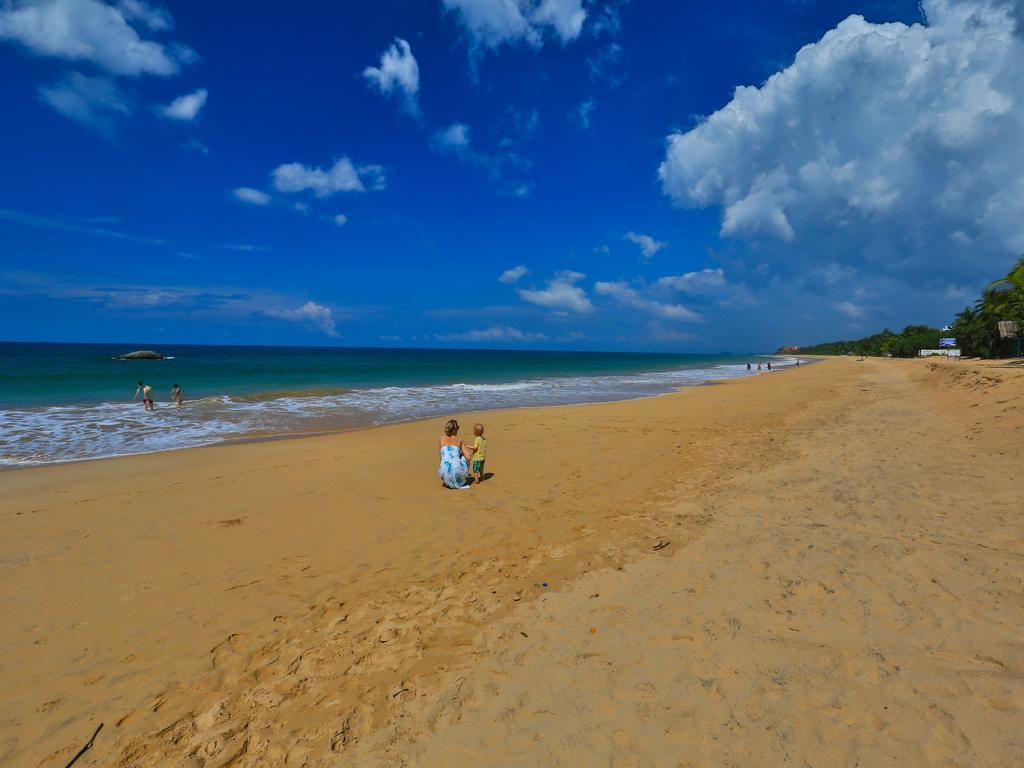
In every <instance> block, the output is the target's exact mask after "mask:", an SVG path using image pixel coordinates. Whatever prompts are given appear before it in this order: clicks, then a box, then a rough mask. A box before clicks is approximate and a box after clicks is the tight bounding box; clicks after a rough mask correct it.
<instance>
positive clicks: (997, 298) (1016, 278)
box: [950, 257, 1024, 357]
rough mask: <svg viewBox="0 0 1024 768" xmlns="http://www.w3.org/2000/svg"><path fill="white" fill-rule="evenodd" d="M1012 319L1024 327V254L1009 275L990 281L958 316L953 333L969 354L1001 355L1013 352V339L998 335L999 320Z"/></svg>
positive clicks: (1014, 347) (969, 355)
mask: <svg viewBox="0 0 1024 768" xmlns="http://www.w3.org/2000/svg"><path fill="white" fill-rule="evenodd" d="M1000 320H1013V321H1015V322H1016V323H1017V326H1018V328H1021V329H1022V330H1024V257H1021V258H1020V259H1018V260H1017V263H1016V264H1014V265H1013V267H1012V268H1011V269H1010V271H1009V272H1007V273H1006V277H1003V278H1002V279H1000V280H996V281H995V282H994V283H990V284H989V285H988V287H986V288H985V292H984V293H983V294H982V295H981V298H980V299H978V301H977V302H975V304H974V307H973V308H971V307H967V308H966V309H964V311H963V312H961V313H960V314H958V315H957V316H956V320H954V321H953V327H952V330H951V331H950V335H953V336H956V340H957V343H958V344H959V345H960V349H961V350H962V351H963V354H965V355H967V356H968V357H1001V356H1005V355H1012V354H1014V353H1015V352H1016V351H1017V349H1018V347H1017V343H1016V342H1015V341H1014V340H1006V339H1000V338H999V329H998V327H997V326H996V324H997V323H998V322H999V321H1000Z"/></svg>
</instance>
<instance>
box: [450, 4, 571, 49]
mask: <svg viewBox="0 0 1024 768" xmlns="http://www.w3.org/2000/svg"><path fill="white" fill-rule="evenodd" d="M442 2H443V3H444V6H445V8H446V9H447V10H449V11H451V12H452V13H454V14H455V15H456V16H457V17H458V19H459V21H461V22H462V25H463V27H465V29H466V32H467V33H468V35H469V38H470V40H471V42H472V45H473V47H474V48H479V47H481V46H482V47H485V48H497V47H498V46H500V45H502V44H518V43H526V44H527V45H530V46H532V47H535V48H536V47H539V46H540V45H541V44H542V43H543V41H544V35H545V34H553V35H554V36H555V37H557V38H558V40H559V41H560V42H561V43H562V44H565V43H568V42H571V41H572V40H575V39H576V38H577V37H578V36H579V34H580V31H581V30H582V29H583V22H584V21H585V20H586V18H587V12H586V11H585V10H584V8H583V3H582V1H581V0H442Z"/></svg>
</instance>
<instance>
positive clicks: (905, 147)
mask: <svg viewBox="0 0 1024 768" xmlns="http://www.w3.org/2000/svg"><path fill="white" fill-rule="evenodd" d="M921 7H922V10H923V12H924V16H925V19H926V23H923V24H912V25H906V24H902V23H889V24H875V23H870V22H868V21H865V19H863V18H862V17H860V16H850V17H849V18H847V19H846V20H845V21H843V22H841V23H840V24H839V25H838V26H837V27H836V28H835V29H832V30H830V31H829V32H828V33H826V34H825V35H824V36H823V37H822V38H821V40H819V41H818V42H816V43H812V44H810V45H807V46H805V47H804V48H802V49H801V50H800V51H799V53H797V55H796V58H795V60H794V62H793V63H792V64H791V65H790V66H788V67H786V68H785V69H783V70H782V71H780V72H777V73H776V74H774V75H772V76H771V77H770V78H768V80H767V81H766V82H765V83H764V84H763V85H762V86H760V87H740V88H737V89H736V91H735V94H734V96H733V98H732V100H731V101H730V102H729V103H728V104H727V105H726V106H725V107H723V108H722V109H720V110H719V111H717V112H715V113H714V114H712V115H711V116H710V117H708V118H707V119H705V120H703V121H702V122H701V123H700V124H699V125H697V126H696V127H694V128H693V129H692V130H689V131H686V132H681V133H675V134H673V135H671V136H669V138H668V147H667V151H666V155H665V160H664V162H663V163H662V164H661V166H660V168H659V176H660V178H661V182H662V185H663V189H664V191H665V193H666V194H667V195H668V196H669V197H671V198H672V200H673V201H674V202H675V203H677V204H678V205H680V206H685V207H706V206H717V207H720V208H721V211H722V218H721V234H722V235H723V236H725V237H732V238H740V239H743V240H747V241H750V242H753V243H756V245H757V249H758V250H757V254H758V259H759V260H761V261H763V263H766V264H767V265H768V266H769V267H770V268H772V269H773V270H774V271H776V274H777V273H779V272H781V273H786V272H788V273H790V276H791V277H792V276H802V275H804V274H809V273H811V272H812V271H813V270H814V269H815V268H816V267H817V266H818V263H817V262H818V259H819V258H820V255H821V254H827V255H828V258H829V260H830V262H833V263H834V264H835V265H836V268H837V269H852V270H854V274H853V275H851V276H850V278H849V279H850V280H851V281H857V280H860V281H867V280H871V281H872V282H878V281H879V279H880V278H883V277H886V278H891V279H892V280H893V281H894V282H893V285H894V286H898V285H904V286H908V285H913V286H916V287H922V286H924V285H927V284H929V283H934V284H935V286H936V287H939V286H941V285H945V284H948V282H949V281H950V280H957V281H961V282H971V283H974V282H976V281H978V280H979V276H982V275H991V274H998V273H1000V271H1001V269H1004V268H1005V265H1006V264H1007V263H1009V261H1010V260H1011V259H1012V258H1013V256H1014V255H1015V254H1017V253H1019V252H1021V251H1022V250H1024V229H1022V228H1021V226H1020V222H1021V221H1024V142H1022V141H1021V140H1020V139H1021V136H1024V36H1022V34H1021V26H1020V21H1021V20H1022V19H1024V16H1022V15H1021V5H1020V3H1018V2H1009V1H1007V0H924V1H923V2H922V6H921ZM967 242H969V243H971V248H970V249H965V248H963V243H967ZM834 271H835V270H834ZM832 298H838V297H832ZM840 304H842V302H840ZM847 314H849V312H848V310H847Z"/></svg>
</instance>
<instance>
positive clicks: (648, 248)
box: [622, 232, 668, 259]
mask: <svg viewBox="0 0 1024 768" xmlns="http://www.w3.org/2000/svg"><path fill="white" fill-rule="evenodd" d="M622 239H623V240H628V241H629V242H631V243H636V244H637V245H639V246H640V252H641V253H642V254H643V256H644V258H645V259H649V258H651V257H652V256H653V255H654V254H656V253H657V252H658V251H660V250H661V249H662V248H664V247H665V246H667V245H668V243H666V242H664V241H662V240H655V239H654V238H653V237H651V236H650V235H639V234H637V233H636V232H627V233H626V234H625V235H624V236H623V238H622Z"/></svg>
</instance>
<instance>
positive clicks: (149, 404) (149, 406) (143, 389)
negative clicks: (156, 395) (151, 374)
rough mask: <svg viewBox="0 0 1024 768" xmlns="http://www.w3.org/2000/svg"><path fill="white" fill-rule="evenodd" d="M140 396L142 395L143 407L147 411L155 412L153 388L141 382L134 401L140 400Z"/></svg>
mask: <svg viewBox="0 0 1024 768" xmlns="http://www.w3.org/2000/svg"><path fill="white" fill-rule="evenodd" d="M139 395H142V407H143V408H144V409H145V410H147V411H152V410H155V406H154V405H153V388H152V387H151V386H149V384H145V383H143V382H141V381H140V382H139V386H138V387H137V388H136V389H135V396H134V397H133V398H132V400H138V399H139Z"/></svg>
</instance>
